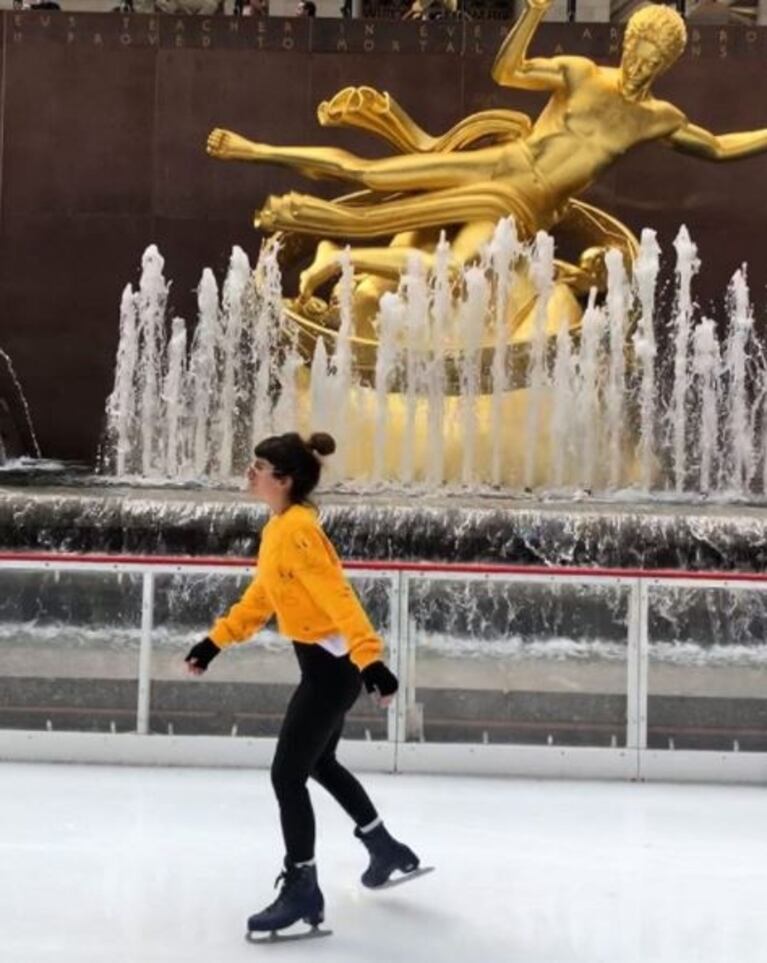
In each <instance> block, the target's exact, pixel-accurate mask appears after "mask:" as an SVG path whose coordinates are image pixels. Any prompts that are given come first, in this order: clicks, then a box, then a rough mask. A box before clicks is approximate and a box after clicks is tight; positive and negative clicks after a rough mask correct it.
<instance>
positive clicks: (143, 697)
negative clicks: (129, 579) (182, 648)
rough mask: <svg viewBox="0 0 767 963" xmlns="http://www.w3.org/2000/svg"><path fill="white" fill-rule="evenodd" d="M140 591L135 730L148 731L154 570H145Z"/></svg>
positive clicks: (142, 734)
mask: <svg viewBox="0 0 767 963" xmlns="http://www.w3.org/2000/svg"><path fill="white" fill-rule="evenodd" d="M141 588H142V591H141V643H140V647H139V654H138V706H137V709H136V732H137V733H138V734H139V735H140V736H145V735H147V734H148V733H149V709H150V698H151V689H152V678H151V676H152V626H153V623H154V572H145V573H144V575H143V579H142V586H141Z"/></svg>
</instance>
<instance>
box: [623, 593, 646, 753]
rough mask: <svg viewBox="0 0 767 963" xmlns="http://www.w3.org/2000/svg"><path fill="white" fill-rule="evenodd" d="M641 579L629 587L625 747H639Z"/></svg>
mask: <svg viewBox="0 0 767 963" xmlns="http://www.w3.org/2000/svg"><path fill="white" fill-rule="evenodd" d="M641 588H642V586H641V581H640V580H639V579H635V580H634V581H632V582H631V584H630V588H629V610H628V653H627V658H626V673H627V677H626V748H627V749H638V748H639V715H640V712H639V709H640V706H639V690H640V685H639V676H640V671H639V660H640V656H639V632H640V608H641V601H640V593H641Z"/></svg>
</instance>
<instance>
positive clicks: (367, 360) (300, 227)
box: [207, 0, 767, 371]
mask: <svg viewBox="0 0 767 963" xmlns="http://www.w3.org/2000/svg"><path fill="white" fill-rule="evenodd" d="M550 2H551V0H527V8H526V10H525V12H524V13H523V14H522V16H521V17H520V18H519V20H518V21H517V22H516V23H515V25H514V26H513V28H512V29H511V31H510V33H509V34H508V36H507V37H506V39H505V40H504V42H503V44H502V46H501V48H500V50H499V52H498V55H497V57H496V60H495V63H494V65H493V69H492V76H493V79H494V80H495V81H496V83H498V84H500V85H501V86H506V87H517V88H521V89H525V90H537V91H549V92H550V94H551V96H550V99H549V101H548V103H547V104H546V106H545V107H544V109H543V110H542V111H541V113H540V115H539V116H538V117H537V118H536V119H535V121H531V120H530V119H529V118H528V117H527V116H526V115H524V114H521V113H519V112H516V111H510V110H489V111H482V112H480V113H478V114H473V115H471V116H469V117H466V118H464V119H463V120H462V121H460V122H459V123H458V124H456V125H455V126H454V127H453V128H451V130H449V131H448V132H447V133H445V134H443V135H442V136H439V137H432V136H430V135H428V134H427V133H426V132H425V131H423V130H422V129H421V128H420V127H419V126H418V125H417V124H416V123H415V121H414V120H413V119H412V118H411V117H409V116H408V115H407V114H406V113H405V111H404V110H403V109H402V108H401V107H400V106H399V105H398V104H397V103H396V102H395V101H394V100H393V99H392V98H391V97H390V96H389V95H388V94H385V93H380V92H378V91H375V90H373V89H371V88H367V87H359V88H346V89H344V90H342V91H340V92H339V93H338V94H336V95H335V96H334V97H333V98H332V99H331V100H330V101H327V102H323V103H322V104H320V106H319V108H318V117H319V122H320V124H322V125H323V126H341V125H345V126H356V127H360V128H363V129H365V130H367V131H369V132H371V133H374V134H376V135H378V136H380V137H382V138H385V139H386V140H387V141H388V142H389V143H390V144H392V145H393V146H394V147H396V148H397V149H398V151H399V152H400V153H399V154H397V155H394V156H391V157H386V158H383V159H379V160H368V159H365V158H362V157H359V156H357V155H355V154H352V153H350V152H348V151H345V150H341V149H338V148H331V147H275V146H270V145H266V144H260V143H254V142H252V141H250V140H247V139H245V138H244V137H241V136H240V135H238V134H236V133H233V132H230V131H226V130H219V129H217V130H214V131H213V132H212V133H211V134H210V136H209V138H208V144H207V150H208V153H209V154H210V155H212V156H213V157H217V158H220V159H222V160H238V161H246V162H255V163H267V164H279V165H282V166H288V167H292V168H295V169H296V170H297V171H299V172H300V173H301V174H303V175H305V176H306V177H309V178H315V179H325V178H328V179H335V180H339V181H345V182H348V183H350V184H352V185H355V187H356V188H357V189H358V190H357V193H355V194H352V195H347V196H344V197H340V198H337V199H335V200H324V199H322V198H319V197H315V196H313V195H311V194H299V193H289V194H286V195H284V196H271V197H269V198H267V200H266V203H265V204H264V206H263V208H262V210H261V211H259V212H258V213H257V215H256V219H255V223H256V226H258V227H260V228H262V229H263V230H266V231H270V232H284V234H285V235H286V236H290V237H295V236H296V235H298V236H306V237H307V240H308V241H309V242H310V244H311V246H312V248H313V259H312V261H311V264H310V265H309V266H308V267H307V268H306V269H305V270H304V271H303V273H302V274H301V279H300V288H299V294H298V298H297V299H296V300H295V302H293V311H294V316H295V317H296V318H297V319H298V320H299V322H304V323H308V324H310V325H311V324H313V323H314V322H316V326H315V328H314V334H315V336H316V334H317V333H321V332H323V331H332V329H333V328H334V327H337V319H335V320H334V316H333V310H332V306H329V305H328V303H327V302H326V301H324V300H322V299H319V298H317V297H315V292H318V291H320V290H321V289H322V287H323V286H325V285H327V284H328V282H330V281H332V279H333V278H334V277H335V276H336V275H337V274H338V273H339V271H340V267H339V253H340V250H341V248H340V247H339V245H338V243H337V242H338V241H341V242H342V243H348V242H349V241H352V242H356V241H360V240H362V241H364V240H368V239H370V240H372V241H373V243H372V244H370V245H369V246H367V245H359V246H357V245H356V244H354V243H353V244H352V246H351V247H350V249H349V254H348V256H349V258H350V260H351V264H352V266H353V268H354V271H355V285H356V287H355V334H356V336H357V338H358V341H359V350H358V353H357V356H356V359H357V361H358V363H359V364H360V366H361V367H362V368H366V369H367V370H368V371H369V370H370V368H371V366H372V359H373V358H374V352H375V327H374V324H373V319H374V317H375V312H376V310H377V303H378V298H379V297H380V294H381V292H382V291H383V290H386V289H387V288H388V289H391V288H393V287H394V286H395V285H396V281H397V279H398V278H399V276H400V274H401V273H402V271H403V269H404V268H405V266H406V265H407V263H408V260H409V258H410V257H412V256H413V255H414V254H417V255H420V256H421V258H422V259H423V261H424V263H425V266H426V267H427V268H429V267H431V266H432V264H433V257H434V251H435V248H436V245H437V242H438V240H439V236H440V232H441V231H443V230H444V231H446V232H447V234H448V236H449V239H450V241H451V258H452V261H451V267H452V269H453V270H454V271H455V272H458V271H459V269H460V268H461V267H462V266H463V265H466V264H467V263H470V262H473V261H476V260H477V259H478V258H479V257H480V255H481V253H482V251H483V249H484V248H485V247H486V245H487V244H488V242H489V241H490V239H491V238H492V235H493V231H494V229H495V226H496V224H497V222H498V221H499V219H501V218H504V217H508V216H510V215H511V216H513V218H514V221H515V223H516V227H517V231H518V234H519V235H520V237H521V238H523V239H530V238H532V237H533V236H534V235H535V233H536V232H537V231H538V230H541V229H545V230H551V229H552V228H555V227H557V225H568V226H570V227H573V226H574V227H575V228H576V231H580V233H581V235H582V237H583V239H584V241H585V244H584V248H583V254H582V256H581V258H580V261H579V262H578V263H575V264H569V265H568V264H564V263H558V272H557V277H556V281H557V283H556V285H555V290H554V295H553V297H554V306H553V307H550V309H549V319H550V324H549V326H548V328H547V332H548V334H550V335H552V334H555V333H556V330H557V327H558V325H559V323H560V319H561V318H563V317H564V318H566V320H567V323H569V324H570V326H571V328H573V329H575V328H577V326H578V323H579V320H580V316H581V306H580V303H579V301H578V298H579V297H582V296H583V294H584V292H588V290H589V288H590V287H591V286H593V285H596V286H597V287H602V286H603V283H604V263H603V260H602V253H603V251H604V249H605V248H606V247H607V246H617V247H619V248H621V249H622V250H623V252H624V254H625V255H626V257H627V259H628V260H631V258H632V257H633V255H634V254H635V253H636V239H635V238H634V236H633V235H632V234H631V232H630V231H629V230H628V229H627V228H625V227H624V226H623V225H621V224H620V223H619V222H618V221H616V220H615V219H613V218H611V217H610V216H609V215H607V214H605V213H604V212H601V211H599V210H597V209H595V208H593V207H591V206H590V205H587V204H584V203H583V202H581V201H579V200H577V197H578V195H580V194H581V193H582V192H584V191H585V190H586V189H587V188H588V187H589V185H591V184H592V183H593V182H594V180H595V179H596V178H597V177H598V176H599V175H600V174H601V173H602V172H603V171H605V170H606V169H607V168H608V167H609V166H610V164H612V162H613V161H614V160H615V159H616V158H618V157H620V156H621V155H622V154H624V153H625V152H626V151H628V150H629V149H630V148H631V147H633V146H635V145H636V144H640V143H643V142H646V141H652V140H661V141H663V142H665V143H666V144H669V145H670V146H672V147H674V148H676V149H678V150H681V151H685V152H688V153H693V154H696V155H698V156H700V157H702V158H706V159H709V160H729V159H734V158H738V157H744V156H747V155H749V154H753V153H756V152H758V151H762V150H765V149H767V130H760V131H754V132H748V133H731V134H723V135H715V134H713V133H710V132H709V131H707V130H705V129H703V128H702V127H698V126H696V125H695V124H693V123H691V122H690V121H689V120H688V119H687V117H686V116H685V115H684V113H683V112H682V111H681V110H679V109H678V108H677V107H675V106H674V105H673V104H670V103H667V102H665V101H662V100H658V99H656V98H655V97H654V96H653V93H652V91H651V86H652V83H653V81H654V80H655V79H656V78H657V77H658V76H660V75H661V74H662V73H663V72H664V71H666V70H667V69H668V68H669V67H671V66H672V64H673V63H674V62H675V61H676V60H677V58H678V57H679V56H680V54H681V53H682V51H683V50H684V47H685V43H686V39H687V32H686V28H685V24H684V21H683V19H682V18H681V17H680V16H679V14H678V13H677V12H676V11H675V10H673V9H671V8H670V7H667V6H664V5H660V4H651V5H648V6H646V7H643V8H642V9H640V10H639V11H638V12H637V13H635V14H634V15H633V16H632V17H631V18H630V20H629V22H628V24H627V28H626V32H625V38H624V44H623V52H622V57H621V62H620V65H619V66H617V67H605V66H600V65H598V64H596V63H594V62H593V61H592V60H589V59H588V58H585V57H576V56H555V57H528V54H527V51H528V47H529V44H530V41H531V40H532V37H533V35H534V33H535V31H536V29H537V27H538V24H539V23H540V22H541V20H542V19H543V17H544V16H545V13H546V11H547V9H548V7H549V6H550ZM382 240H383V243H382ZM517 287H518V290H517V294H516V300H515V302H514V303H513V304H511V305H510V307H509V313H508V324H509V331H510V338H511V340H512V341H517V342H525V341H527V340H529V337H530V329H531V324H530V318H531V315H532V312H533V311H534V300H535V291H534V289H533V288H532V286H531V285H530V284H529V282H528V283H527V286H526V287H525V284H524V283H521V284H519V285H518V286H517ZM328 300H331V299H328ZM366 351H367V353H366Z"/></svg>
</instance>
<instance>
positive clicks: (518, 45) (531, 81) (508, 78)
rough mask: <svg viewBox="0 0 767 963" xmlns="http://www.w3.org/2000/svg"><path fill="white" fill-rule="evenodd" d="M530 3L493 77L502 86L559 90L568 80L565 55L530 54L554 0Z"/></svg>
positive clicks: (501, 53) (506, 43) (498, 59)
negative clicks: (529, 47)
mask: <svg viewBox="0 0 767 963" xmlns="http://www.w3.org/2000/svg"><path fill="white" fill-rule="evenodd" d="M526 2H527V7H526V9H525V12H524V13H523V14H522V16H521V17H520V18H519V20H517V22H516V23H515V24H514V26H513V27H512V28H511V30H510V31H509V35H508V36H507V37H506V39H505V40H504V42H503V44H502V45H501V49H500V50H499V51H498V56H497V57H496V58H495V63H494V64H493V69H492V77H493V80H494V81H495V82H496V83H497V84H500V85H501V86H502V87H520V88H522V89H524V90H558V89H559V88H560V87H561V86H562V85H563V83H564V73H563V61H564V59H565V58H562V57H533V58H528V56H527V48H528V46H529V45H530V41H531V40H532V39H533V35H534V34H535V31H536V30H537V29H538V25H539V24H540V22H541V20H543V18H544V17H545V16H546V13H547V12H548V9H549V7H550V6H551V3H552V0H526Z"/></svg>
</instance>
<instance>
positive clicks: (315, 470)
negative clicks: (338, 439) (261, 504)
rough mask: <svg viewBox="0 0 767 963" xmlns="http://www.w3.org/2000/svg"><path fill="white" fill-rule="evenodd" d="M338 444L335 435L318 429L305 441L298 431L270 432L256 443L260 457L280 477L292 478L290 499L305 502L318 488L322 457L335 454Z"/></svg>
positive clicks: (294, 501)
mask: <svg viewBox="0 0 767 963" xmlns="http://www.w3.org/2000/svg"><path fill="white" fill-rule="evenodd" d="M335 450H336V443H335V441H334V440H333V437H332V435H328V434H326V433H325V432H323V431H318V432H315V434H313V435H310V436H309V438H308V439H306V440H304V439H303V438H302V437H301V436H300V435H299V434H298V432H296V431H289V432H286V433H285V434H284V435H270V436H269V438H264V440H263V441H260V442H259V443H258V444H257V445H256V450H255V455H256V458H263V459H264V461H268V462H269V464H270V465H271V466H272V467H273V468H274V474H275V475H276V476H277V477H278V478H290V479H292V481H293V484H292V485H291V486H290V500H291V502H293V504H300V503H301V502H305V501H306V500H307V499H308V497H309V495H310V494H311V493H312V492H313V491H314V489H315V488H316V487H317V482H318V481H319V480H320V474H321V472H322V462H321V460H320V459H321V458H322V457H323V456H325V455H332V454H333V452H334V451H335Z"/></svg>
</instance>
